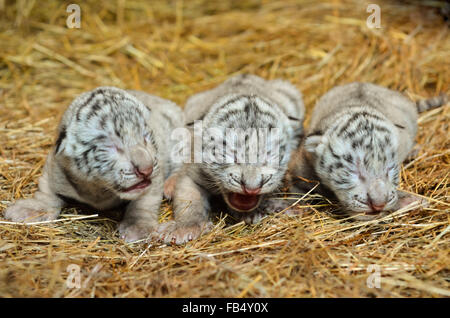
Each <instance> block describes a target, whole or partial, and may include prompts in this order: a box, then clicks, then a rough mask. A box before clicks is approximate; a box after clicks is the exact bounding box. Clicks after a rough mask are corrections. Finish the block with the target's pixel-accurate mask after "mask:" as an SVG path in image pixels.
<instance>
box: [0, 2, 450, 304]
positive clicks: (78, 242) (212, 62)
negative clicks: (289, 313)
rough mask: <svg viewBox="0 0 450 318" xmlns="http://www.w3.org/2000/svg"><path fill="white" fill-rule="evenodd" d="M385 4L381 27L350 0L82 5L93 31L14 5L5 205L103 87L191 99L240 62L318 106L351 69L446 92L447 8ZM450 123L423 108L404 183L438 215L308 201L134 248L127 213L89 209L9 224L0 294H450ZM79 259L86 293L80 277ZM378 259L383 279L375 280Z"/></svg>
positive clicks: (364, 77) (4, 140)
mask: <svg viewBox="0 0 450 318" xmlns="http://www.w3.org/2000/svg"><path fill="white" fill-rule="evenodd" d="M377 3H378V4H379V5H380V7H381V26H382V28H381V29H369V28H367V27H366V24H365V21H366V19H367V17H368V15H369V13H367V12H366V6H367V4H365V3H363V2H360V1H351V0H345V1H341V0H335V1H330V2H319V1H308V0H304V1H300V0H299V1H293V0H289V1H256V0H246V1H220V2H216V1H206V0H205V1H203V0H190V1H184V2H183V1H169V2H168V1H105V2H102V3H96V2H95V1H83V4H82V5H81V13H82V15H81V29H68V28H66V25H65V21H66V17H67V15H68V14H67V13H66V11H65V9H66V5H67V2H65V1H44V2H39V3H38V2H37V1H24V0H18V1H17V2H15V3H14V2H10V1H7V2H6V4H5V1H0V15H1V16H2V18H1V19H0V211H2V210H3V209H4V208H5V207H6V206H7V204H9V202H11V201H13V200H14V199H16V198H19V197H27V196H30V195H31V194H32V193H33V192H34V191H35V190H36V181H37V178H38V176H39V175H40V173H41V169H42V166H43V163H44V161H45V156H46V154H47V152H48V151H49V149H50V147H51V145H52V143H53V141H54V138H55V130H56V126H57V122H58V119H59V118H60V117H61V115H62V113H63V111H64V109H65V107H66V106H67V105H68V104H69V103H70V101H71V100H72V99H73V98H74V97H75V96H76V95H77V94H79V93H81V92H83V91H86V90H89V89H92V88H94V87H96V86H99V85H115V86H119V87H122V88H132V89H143V90H146V91H148V92H152V93H155V94H158V95H160V96H162V97H165V98H169V99H172V100H174V101H175V102H178V103H179V104H183V103H184V101H185V100H186V98H187V97H188V96H189V95H191V94H193V93H194V92H198V91H201V90H204V89H207V88H211V87H213V86H214V85H217V84H218V83H220V82H222V81H223V80H225V79H226V78H228V77H229V76H231V75H233V74H236V73H240V72H248V73H254V74H257V75H260V76H262V77H265V78H277V77H283V78H285V79H287V80H290V81H292V82H293V83H294V84H295V85H296V86H297V87H298V88H299V89H300V90H301V91H302V92H303V94H304V96H305V103H306V105H307V109H308V111H307V116H308V115H309V114H310V111H311V108H312V106H313V105H314V102H315V101H316V99H317V98H318V97H319V96H321V95H322V94H323V93H325V92H326V91H327V90H328V89H330V88H331V87H333V86H335V85H337V84H342V83H347V82H351V81H355V80H358V81H369V82H374V83H378V84H380V85H384V86H387V87H390V88H393V89H398V90H400V91H404V92H405V93H406V94H408V95H409V96H410V97H411V98H413V99H418V98H423V97H430V96H433V95H436V94H437V93H439V92H448V90H449V69H450V68H449V66H450V41H449V34H448V33H449V32H448V26H447V25H446V23H445V22H444V20H443V18H442V17H441V16H440V15H439V12H440V11H439V8H440V7H442V6H443V5H444V1H442V2H439V1H422V2H416V3H413V4H405V2H395V1H377ZM449 117H450V108H449V107H448V106H447V107H445V108H442V109H438V110H435V111H432V112H429V113H427V114H424V115H423V116H422V117H421V119H420V130H419V133H418V138H417V140H418V143H419V144H420V145H422V148H421V149H420V152H419V154H418V155H417V158H416V159H415V160H413V161H412V162H410V163H409V164H407V165H405V166H404V169H403V170H402V173H401V178H402V182H401V188H402V189H404V190H407V191H410V192H414V193H419V194H421V195H423V196H425V197H427V198H429V199H431V201H430V204H429V206H428V207H426V208H417V207H414V206H412V207H408V208H407V209H404V210H402V211H397V212H396V213H394V214H392V215H390V216H388V217H386V218H385V219H383V220H377V221H373V222H354V221H352V220H351V219H349V218H344V219H337V218H335V217H333V216H332V215H331V214H330V213H329V212H330V211H331V210H332V209H333V208H334V207H333V206H331V205H330V204H328V203H327V202H326V201H324V200H320V201H317V200H316V201H312V200H313V199H314V197H313V196H311V197H306V198H304V199H303V200H302V201H301V202H300V203H299V204H300V206H308V204H309V203H310V204H312V202H316V203H314V204H316V205H315V206H313V207H311V208H310V209H303V214H302V215H301V216H293V217H291V216H287V215H275V216H271V217H268V218H266V219H264V220H263V221H262V222H261V223H260V224H257V225H255V226H245V225H244V224H242V223H238V224H233V223H232V222H228V218H222V219H221V220H219V221H218V222H217V223H216V227H215V228H214V230H213V232H211V233H209V234H207V235H205V236H204V237H202V238H200V239H199V240H196V241H194V242H191V243H189V244H186V245H185V246H179V247H177V246H169V247H163V246H150V245H145V244H129V245H127V244H124V243H123V242H122V241H121V240H119V239H118V235H117V233H116V232H115V227H116V223H115V222H114V221H112V220H109V219H105V218H103V217H90V218H84V219H83V218H82V219H80V218H78V217H79V216H80V214H79V212H78V211H76V210H75V209H68V210H65V211H64V213H63V215H62V216H61V220H59V221H58V222H54V223H49V224H36V225H34V226H23V225H14V224H8V223H6V222H1V223H0V297H9V296H25V297H28V296H43V297H67V296H72V297H141V296H142V297H154V296H157V297H198V296H213V297H373V296H376V297H442V296H449V295H450V286H449V285H450V279H449V277H450V269H449V264H450V244H449V239H450V233H449V232H450V230H449V226H450V225H449V214H448V211H449V187H448V184H449V171H450V170H449V165H450V156H449V155H450V153H449V148H450V147H449V146H450V142H449ZM290 197H292V198H293V199H299V198H301V196H300V195H296V194H291V195H290ZM317 202H319V203H317ZM298 209H299V211H300V210H302V208H298ZM87 212H88V215H93V214H95V213H96V211H87ZM170 213H171V211H170V206H169V205H168V204H167V203H165V204H164V207H163V218H168V217H170ZM70 264H76V265H79V266H80V269H81V279H82V281H81V288H79V289H77V288H74V289H69V288H67V285H66V279H67V278H68V276H69V274H70V273H69V272H68V271H67V269H68V266H69V265H70ZM371 265H377V266H378V267H373V266H372V267H371ZM377 269H378V270H380V274H381V285H380V287H381V288H370V286H371V285H370V283H371V282H372V283H373V282H376V280H373V279H372V278H374V276H370V275H371V274H373V273H371V272H370V271H372V270H377ZM368 270H369V271H368ZM375 274H376V273H375ZM375 277H376V276H375Z"/></svg>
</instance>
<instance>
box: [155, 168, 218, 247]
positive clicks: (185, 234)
mask: <svg viewBox="0 0 450 318" xmlns="http://www.w3.org/2000/svg"><path fill="white" fill-rule="evenodd" d="M173 209H174V214H175V220H174V221H168V222H165V223H162V224H161V225H160V226H159V228H158V233H159V239H160V240H162V241H163V242H164V243H175V244H183V243H186V242H188V241H191V240H193V239H196V238H197V237H199V236H200V235H201V234H202V233H205V232H208V231H209V230H210V229H211V227H212V223H211V222H210V221H209V210H210V206H209V202H208V194H207V192H206V191H205V190H204V189H202V188H201V187H200V186H199V185H197V184H196V183H195V182H194V181H193V180H192V179H191V178H190V177H189V176H187V175H182V176H178V180H177V183H176V185H175V193H174V197H173Z"/></svg>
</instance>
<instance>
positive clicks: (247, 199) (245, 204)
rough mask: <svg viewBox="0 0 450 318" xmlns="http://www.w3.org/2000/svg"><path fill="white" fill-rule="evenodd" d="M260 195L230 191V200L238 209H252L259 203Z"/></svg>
mask: <svg viewBox="0 0 450 318" xmlns="http://www.w3.org/2000/svg"><path fill="white" fill-rule="evenodd" d="M258 201H259V195H245V194H240V193H229V194H228V202H230V204H231V206H232V207H233V208H236V209H238V210H244V211H246V210H251V209H253V208H254V207H256V205H257V204H258Z"/></svg>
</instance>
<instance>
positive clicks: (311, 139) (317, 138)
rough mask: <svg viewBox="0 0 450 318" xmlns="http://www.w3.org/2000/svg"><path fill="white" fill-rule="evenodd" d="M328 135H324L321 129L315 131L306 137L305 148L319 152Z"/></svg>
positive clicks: (311, 151)
mask: <svg viewBox="0 0 450 318" xmlns="http://www.w3.org/2000/svg"><path fill="white" fill-rule="evenodd" d="M325 139H326V137H325V136H323V135H322V132H321V131H317V132H313V133H311V134H309V135H308V136H306V138H305V143H304V145H305V149H306V151H307V152H309V153H311V154H317V153H318V152H319V151H320V149H321V148H323V147H320V146H321V145H323V144H324V143H325V141H326V140H325Z"/></svg>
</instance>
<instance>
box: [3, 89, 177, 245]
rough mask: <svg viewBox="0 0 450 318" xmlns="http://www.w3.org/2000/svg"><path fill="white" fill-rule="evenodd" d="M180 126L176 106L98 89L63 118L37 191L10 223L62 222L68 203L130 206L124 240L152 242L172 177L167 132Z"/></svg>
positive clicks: (10, 214) (13, 211)
mask: <svg viewBox="0 0 450 318" xmlns="http://www.w3.org/2000/svg"><path fill="white" fill-rule="evenodd" d="M181 125H182V111H181V109H180V108H179V107H178V106H177V105H175V104H174V103H172V102H170V101H167V100H164V99H161V98H159V97H156V96H151V95H148V94H145V93H143V92H138V91H124V90H122V89H119V88H115V87H99V88H97V89H95V90H93V91H90V92H87V93H84V94H82V95H80V96H79V97H77V98H76V99H75V100H74V101H73V102H72V103H71V105H70V106H69V107H68V109H67V110H66V112H65V113H64V115H63V117H62V120H61V123H60V125H59V133H58V138H57V140H56V143H55V147H54V149H53V150H52V151H51V152H50V154H49V155H48V157H47V162H46V165H45V167H44V172H43V175H42V177H41V178H40V180H39V190H38V192H37V193H36V194H35V196H34V198H31V199H26V200H19V201H17V202H16V204H15V205H13V206H11V207H10V208H8V209H7V210H6V214H5V216H6V217H7V218H9V219H12V220H14V221H20V222H27V221H30V222H33V221H39V220H49V219H55V218H56V217H57V216H58V215H59V212H60V210H61V207H63V206H65V205H67V202H68V201H76V202H80V203H83V204H87V205H89V206H92V207H94V208H96V209H98V210H109V209H113V208H117V207H120V206H123V205H124V204H126V205H127V209H126V213H125V215H124V219H123V221H122V223H121V224H120V226H119V231H120V232H121V234H122V236H123V237H124V238H125V239H126V240H128V241H131V240H135V239H139V238H142V237H143V236H145V235H148V234H149V231H150V230H151V229H152V228H154V227H155V226H156V224H157V213H158V210H159V206H160V202H161V199H162V188H163V182H164V179H165V178H166V177H167V176H168V175H169V173H170V172H171V164H170V162H169V150H170V145H168V144H167V142H166V139H168V138H167V133H168V131H170V130H172V129H174V128H175V127H179V126H181ZM139 171H146V172H145V173H149V175H148V176H146V175H145V173H142V172H139ZM149 171H150V172H149ZM150 182H151V183H150ZM137 184H140V186H138V187H135V186H136V185H137ZM46 212H47V213H46ZM39 214H42V215H39Z"/></svg>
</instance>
